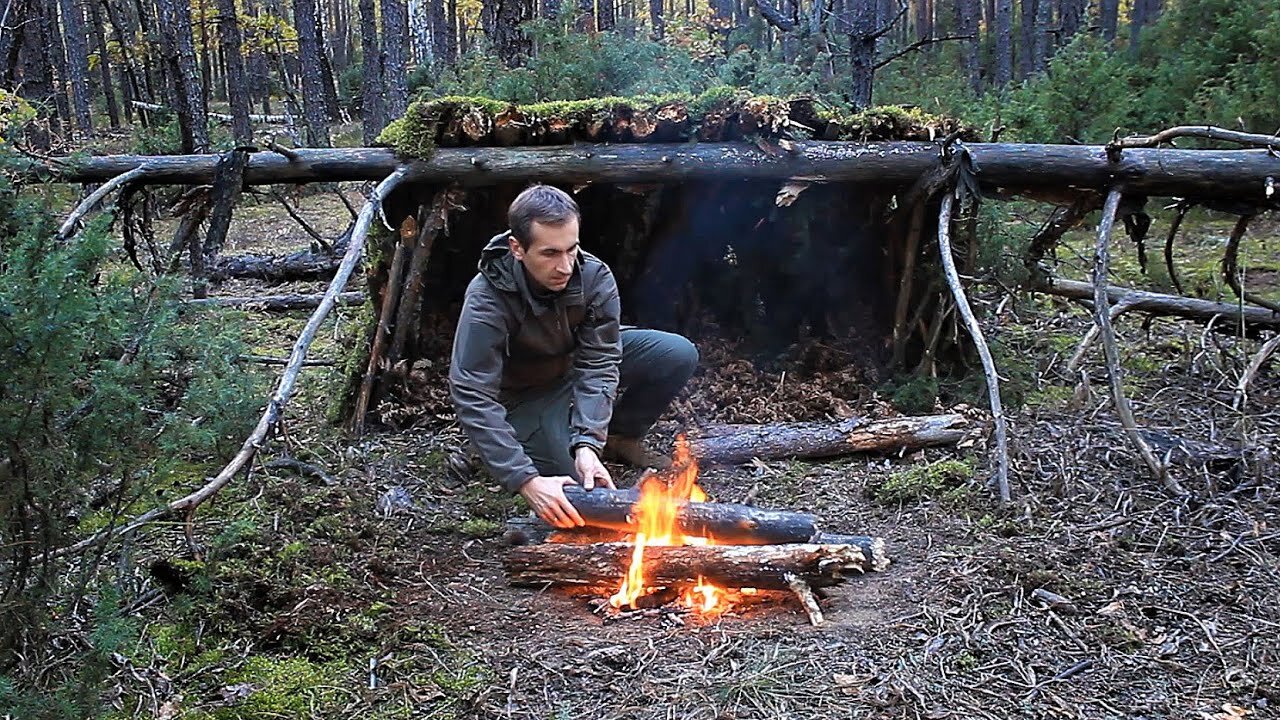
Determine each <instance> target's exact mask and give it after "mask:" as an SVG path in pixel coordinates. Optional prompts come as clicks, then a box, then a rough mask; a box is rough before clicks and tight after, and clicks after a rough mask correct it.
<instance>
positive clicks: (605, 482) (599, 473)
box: [573, 445, 613, 490]
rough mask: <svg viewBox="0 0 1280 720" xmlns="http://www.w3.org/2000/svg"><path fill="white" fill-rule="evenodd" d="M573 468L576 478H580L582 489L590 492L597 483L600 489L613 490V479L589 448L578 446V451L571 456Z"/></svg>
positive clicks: (594, 452)
mask: <svg viewBox="0 0 1280 720" xmlns="http://www.w3.org/2000/svg"><path fill="white" fill-rule="evenodd" d="M573 467H574V468H576V469H577V471H578V477H580V478H582V487H584V488H586V489H588V490H590V489H592V488H594V487H595V486H596V484H597V483H598V484H599V485H600V486H601V487H607V488H609V489H613V478H612V477H610V476H609V471H608V470H607V469H606V468H605V466H604V463H602V462H600V456H599V455H597V454H596V451H595V450H594V449H592V448H591V446H589V445H579V446H578V451H577V452H575V453H574V454H573Z"/></svg>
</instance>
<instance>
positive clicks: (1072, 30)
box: [1058, 0, 1085, 45]
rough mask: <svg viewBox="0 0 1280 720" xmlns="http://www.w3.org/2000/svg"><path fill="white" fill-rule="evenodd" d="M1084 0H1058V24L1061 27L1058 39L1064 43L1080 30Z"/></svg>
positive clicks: (1069, 40)
mask: <svg viewBox="0 0 1280 720" xmlns="http://www.w3.org/2000/svg"><path fill="white" fill-rule="evenodd" d="M1084 9H1085V0H1058V25H1059V27H1061V28H1062V34H1061V36H1060V37H1059V41H1060V42H1061V43H1062V44H1063V45H1066V44H1067V43H1069V42H1071V38H1073V37H1075V35H1076V33H1078V32H1080V23H1081V22H1082V21H1083V20H1084Z"/></svg>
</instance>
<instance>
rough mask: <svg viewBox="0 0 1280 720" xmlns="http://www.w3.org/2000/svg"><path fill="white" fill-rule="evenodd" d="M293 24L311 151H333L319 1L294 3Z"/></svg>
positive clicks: (294, 0)
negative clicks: (318, 36)
mask: <svg viewBox="0 0 1280 720" xmlns="http://www.w3.org/2000/svg"><path fill="white" fill-rule="evenodd" d="M293 22H294V25H295V26H296V27H297V29H298V64H299V66H300V67H299V69H300V73H301V75H302V116H303V119H304V122H305V125H306V128H307V145H308V146H309V147H329V145H330V142H329V123H328V117H327V115H328V114H327V113H326V112H325V107H324V78H323V76H322V75H321V72H320V48H319V47H318V46H317V44H316V4H315V0H293Z"/></svg>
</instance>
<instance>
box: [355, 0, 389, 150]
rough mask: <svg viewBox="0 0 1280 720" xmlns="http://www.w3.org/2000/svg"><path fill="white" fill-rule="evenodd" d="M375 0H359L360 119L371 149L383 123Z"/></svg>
mask: <svg viewBox="0 0 1280 720" xmlns="http://www.w3.org/2000/svg"><path fill="white" fill-rule="evenodd" d="M376 12H377V11H376V9H375V5H374V0H360V47H361V52H362V53H363V56H364V57H363V60H362V61H361V67H362V74H361V77H362V82H361V84H360V86H361V87H360V116H361V123H362V125H363V127H364V144H365V145H372V144H373V141H374V140H376V139H377V138H378V133H379V132H381V131H382V128H383V126H385V125H386V124H387V123H386V120H385V118H386V115H384V114H383V109H382V96H383V85H382V48H381V47H380V46H379V44H378V20H377V15H376V14H375V13H376Z"/></svg>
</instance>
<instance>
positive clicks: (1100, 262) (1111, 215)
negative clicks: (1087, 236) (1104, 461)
mask: <svg viewBox="0 0 1280 720" xmlns="http://www.w3.org/2000/svg"><path fill="white" fill-rule="evenodd" d="M1122 195H1123V193H1122V192H1121V191H1120V189H1119V188H1113V189H1112V190H1111V192H1109V193H1107V202H1106V204H1105V205H1104V206H1103V208H1102V221H1101V222H1099V223H1098V241H1097V244H1096V245H1095V246H1094V253H1093V321H1094V323H1095V324H1096V325H1097V326H1098V336H1099V337H1100V338H1101V339H1102V350H1103V354H1104V356H1105V357H1106V359H1107V377H1108V378H1109V379H1110V381H1111V399H1112V402H1113V403H1114V404H1115V407H1116V414H1117V415H1119V416H1120V424H1121V425H1122V426H1124V431H1125V434H1127V435H1128V436H1129V439H1130V440H1131V441H1132V442H1133V444H1134V445H1135V446H1137V448H1138V453H1139V454H1141V455H1142V461H1143V462H1145V463H1146V464H1147V467H1148V468H1149V469H1150V470H1151V474H1152V475H1153V476H1155V477H1156V478H1158V479H1160V480H1161V481H1163V482H1164V486H1165V487H1166V488H1167V489H1168V490H1169V491H1170V492H1172V493H1174V494H1175V495H1184V494H1185V492H1186V491H1184V490H1183V489H1182V486H1181V485H1180V484H1179V483H1178V481H1177V480H1175V479H1173V477H1172V476H1171V475H1169V470H1168V468H1166V467H1165V465H1164V463H1162V462H1160V460H1158V459H1156V456H1155V453H1153V452H1152V451H1151V445H1149V444H1148V443H1147V441H1146V439H1145V438H1143V437H1142V433H1141V432H1140V431H1139V430H1138V422H1137V420H1135V419H1134V417H1133V408H1132V407H1131V406H1130V405H1129V398H1127V397H1125V394H1124V377H1123V370H1122V368H1121V366H1120V349H1119V348H1118V347H1117V346H1116V333H1115V330H1114V329H1113V328H1112V327H1111V311H1110V307H1109V303H1108V301H1107V269H1108V265H1109V264H1110V261H1111V249H1110V247H1109V243H1110V241H1111V227H1112V225H1114V224H1115V220H1116V208H1118V207H1119V206H1120V198H1121V196H1122Z"/></svg>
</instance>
